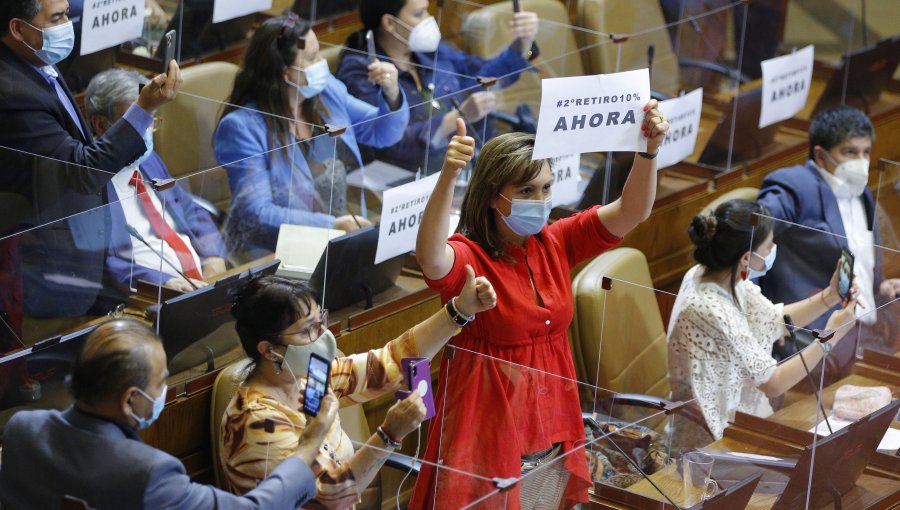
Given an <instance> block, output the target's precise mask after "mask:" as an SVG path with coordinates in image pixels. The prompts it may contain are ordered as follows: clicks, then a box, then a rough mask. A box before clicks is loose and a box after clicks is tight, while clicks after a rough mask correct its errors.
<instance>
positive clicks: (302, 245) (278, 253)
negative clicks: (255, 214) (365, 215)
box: [275, 224, 346, 280]
mask: <svg viewBox="0 0 900 510" xmlns="http://www.w3.org/2000/svg"><path fill="white" fill-rule="evenodd" d="M344 234H346V232H344V231H343V230H337V229H330V228H320V227H308V226H306V225H288V224H284V225H281V227H280V228H279V229H278V241H277V242H276V244H275V258H277V259H278V260H280V261H281V265H280V266H278V271H276V274H277V275H279V276H284V277H285V278H293V279H295V280H308V279H309V278H310V277H311V276H312V274H313V272H314V271H315V270H316V266H317V265H318V264H319V259H320V258H322V253H323V252H324V251H325V247H326V246H327V245H328V241H330V240H332V239H334V238H336V237H340V236H342V235H344Z"/></svg>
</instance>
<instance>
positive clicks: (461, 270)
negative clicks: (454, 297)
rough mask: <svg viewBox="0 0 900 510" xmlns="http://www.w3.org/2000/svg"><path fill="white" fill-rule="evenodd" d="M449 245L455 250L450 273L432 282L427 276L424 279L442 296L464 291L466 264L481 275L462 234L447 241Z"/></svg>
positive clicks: (470, 248) (454, 235)
mask: <svg viewBox="0 0 900 510" xmlns="http://www.w3.org/2000/svg"><path fill="white" fill-rule="evenodd" d="M447 244H449V245H450V247H451V248H453V253H454V254H455V257H454V258H453V266H452V267H451V268H450V272H449V273H447V274H446V275H444V277H443V278H439V279H437V280H431V279H429V278H428V277H427V276H426V277H424V278H425V283H426V284H427V285H428V286H429V287H431V288H432V289H434V290H436V291H438V292H440V293H441V294H456V293H458V292H459V291H460V290H462V288H463V285H465V283H466V264H471V265H472V267H473V268H474V269H475V273H476V274H481V273H480V272H479V271H478V265H477V264H476V263H475V257H474V254H473V253H472V247H471V246H469V244H468V243H467V242H466V240H465V238H464V237H463V236H462V235H461V234H453V235H452V236H451V237H450V239H448V240H447Z"/></svg>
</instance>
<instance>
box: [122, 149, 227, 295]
mask: <svg viewBox="0 0 900 510" xmlns="http://www.w3.org/2000/svg"><path fill="white" fill-rule="evenodd" d="M141 173H143V174H144V177H145V178H146V179H171V178H172V176H171V175H170V174H169V171H168V170H167V169H166V165H165V163H163V161H162V159H160V157H159V156H158V155H157V154H156V153H155V152H154V153H152V154H151V155H150V157H149V158H147V160H146V161H144V162H143V163H142V164H141ZM106 193H107V196H108V197H109V202H110V207H109V209H110V211H109V214H110V219H111V229H110V232H111V235H110V244H109V250H108V251H107V254H106V270H107V273H108V274H109V276H111V277H112V278H113V280H114V281H115V282H117V283H119V284H121V285H123V286H125V288H127V285H128V284H129V281H133V282H134V283H137V281H138V280H145V281H148V282H150V283H153V284H156V285H162V284H164V283H166V282H167V281H169V280H170V279H172V278H174V277H176V276H178V275H176V274H173V273H174V271H172V268H171V267H169V266H168V265H166V264H163V266H162V267H163V271H162V272H160V271H159V266H156V267H146V266H140V265H137V264H134V266H133V269H132V263H131V255H130V253H131V245H132V241H131V236H130V235H128V232H127V231H126V230H125V213H124V211H122V207H121V205H120V204H119V196H118V195H117V194H116V189H115V186H113V184H112V183H111V182H110V183H109V184H107V185H106ZM162 194H163V196H164V197H165V199H166V214H167V215H171V217H172V220H173V221H174V222H175V227H176V230H177V231H178V233H181V234H187V236H188V237H189V238H190V239H191V245H192V246H193V247H194V250H196V251H197V255H199V256H200V261H201V262H202V261H203V260H204V259H206V258H207V257H222V258H226V257H227V253H226V252H225V244H224V243H223V242H222V236H220V235H219V229H218V227H216V224H215V223H214V222H213V220H212V217H211V216H210V215H209V213H208V212H206V211H205V210H203V209H201V208H200V207H198V206H197V205H196V204H194V201H193V200H192V199H191V195H190V194H188V193H187V192H186V191H184V188H182V187H181V185H180V184H178V183H177V182H176V183H175V186H174V187H173V188H171V189H169V190H167V191H164V192H162ZM198 269H199V268H198Z"/></svg>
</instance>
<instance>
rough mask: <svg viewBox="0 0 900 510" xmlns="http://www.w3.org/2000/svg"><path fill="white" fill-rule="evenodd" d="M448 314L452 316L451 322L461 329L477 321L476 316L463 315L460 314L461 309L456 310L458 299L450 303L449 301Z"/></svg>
mask: <svg viewBox="0 0 900 510" xmlns="http://www.w3.org/2000/svg"><path fill="white" fill-rule="evenodd" d="M447 313H448V314H449V315H450V320H451V321H453V323H454V324H456V325H457V326H459V327H461V328H462V327H465V325H466V324H468V323H470V322H472V321H474V320H475V316H474V315H469V316H466V315H463V314H462V313H460V311H459V309H458V308H456V298H455V297H454V298H453V299H451V300H450V301H447Z"/></svg>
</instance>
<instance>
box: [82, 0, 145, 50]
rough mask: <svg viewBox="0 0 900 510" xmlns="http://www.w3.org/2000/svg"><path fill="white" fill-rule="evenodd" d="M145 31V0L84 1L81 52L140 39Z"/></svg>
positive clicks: (103, 48) (102, 48)
mask: <svg viewBox="0 0 900 510" xmlns="http://www.w3.org/2000/svg"><path fill="white" fill-rule="evenodd" d="M143 30H144V0H85V2H84V13H83V14H82V15H81V54H82V55H89V54H91V53H94V52H97V51H100V50H105V49H106V48H112V47H113V46H118V45H119V44H122V43H124V42H126V41H130V40H132V39H137V38H138V37H140V36H141V33H142V32H143Z"/></svg>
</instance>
